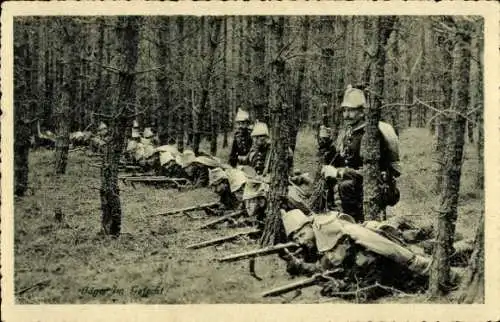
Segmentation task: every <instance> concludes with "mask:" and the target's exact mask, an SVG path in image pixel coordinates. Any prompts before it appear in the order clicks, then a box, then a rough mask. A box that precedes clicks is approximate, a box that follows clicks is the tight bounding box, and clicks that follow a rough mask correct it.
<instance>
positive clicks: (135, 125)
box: [132, 120, 139, 129]
mask: <svg viewBox="0 0 500 322" xmlns="http://www.w3.org/2000/svg"><path fill="white" fill-rule="evenodd" d="M138 127H139V122H137V120H134V123H132V128H134V129H137V128H138Z"/></svg>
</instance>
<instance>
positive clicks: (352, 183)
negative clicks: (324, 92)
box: [337, 180, 363, 222]
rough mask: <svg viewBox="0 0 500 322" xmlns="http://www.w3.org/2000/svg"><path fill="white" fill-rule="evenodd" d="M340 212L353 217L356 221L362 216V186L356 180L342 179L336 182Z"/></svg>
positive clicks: (359, 220)
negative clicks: (340, 206)
mask: <svg viewBox="0 0 500 322" xmlns="http://www.w3.org/2000/svg"><path fill="white" fill-rule="evenodd" d="M337 189H338V194H339V197H340V203H341V205H342V212H343V213H346V214H348V215H350V216H351V217H353V218H354V219H355V220H356V222H361V221H362V218H363V186H362V183H361V182H359V181H357V180H342V181H339V182H338V184H337Z"/></svg>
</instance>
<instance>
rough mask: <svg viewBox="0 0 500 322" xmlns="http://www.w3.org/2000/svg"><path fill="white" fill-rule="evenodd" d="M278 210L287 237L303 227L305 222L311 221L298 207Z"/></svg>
mask: <svg viewBox="0 0 500 322" xmlns="http://www.w3.org/2000/svg"><path fill="white" fill-rule="evenodd" d="M280 212H281V220H282V221H283V226H284V227H285V232H286V236H287V237H290V235H291V234H293V233H295V232H297V231H298V230H299V229H301V228H302V227H304V225H305V224H307V223H309V222H311V221H312V218H311V217H307V216H306V215H305V214H304V213H303V212H302V211H301V210H300V209H293V210H290V211H284V210H281V211H280Z"/></svg>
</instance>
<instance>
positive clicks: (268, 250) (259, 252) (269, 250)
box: [217, 242, 299, 262]
mask: <svg viewBox="0 0 500 322" xmlns="http://www.w3.org/2000/svg"><path fill="white" fill-rule="evenodd" d="M297 247H299V245H298V244H296V243H293V242H289V243H285V244H276V245H273V246H269V247H264V248H260V249H255V250H251V251H248V252H243V253H238V254H232V255H228V256H226V257H222V258H218V259H217V261H219V262H235V261H239V260H244V259H249V258H256V257H261V256H266V255H271V254H276V253H279V252H280V251H281V250H283V249H286V248H297Z"/></svg>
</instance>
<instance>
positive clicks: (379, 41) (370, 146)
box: [361, 17, 396, 221]
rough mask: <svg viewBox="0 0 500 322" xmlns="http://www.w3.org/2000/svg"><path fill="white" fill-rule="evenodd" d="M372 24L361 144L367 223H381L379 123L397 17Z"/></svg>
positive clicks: (364, 210)
mask: <svg viewBox="0 0 500 322" xmlns="http://www.w3.org/2000/svg"><path fill="white" fill-rule="evenodd" d="M375 19H376V20H375V21H374V23H373V30H374V33H373V36H372V48H375V51H374V53H375V55H374V58H373V61H372V67H371V83H372V86H373V89H372V92H373V94H372V95H370V98H371V100H370V101H371V102H370V104H369V107H368V108H366V109H365V115H366V127H365V134H364V135H363V139H362V141H361V155H362V158H363V213H364V218H365V219H366V220H378V221H380V220H382V218H381V215H382V210H384V209H382V207H381V203H380V195H381V191H380V186H379V179H380V141H381V140H380V136H379V130H378V122H379V120H380V107H381V106H382V102H381V97H382V95H383V92H384V65H385V56H386V53H385V45H386V44H387V40H388V39H389V36H390V34H391V32H392V29H393V25H394V22H395V20H396V18H395V17H378V18H375Z"/></svg>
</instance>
